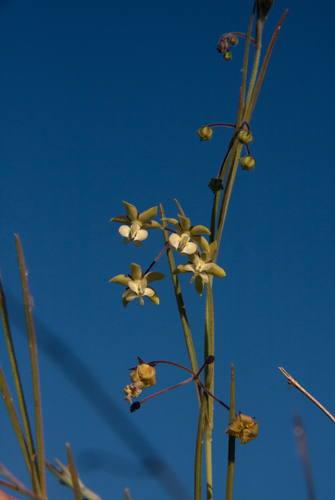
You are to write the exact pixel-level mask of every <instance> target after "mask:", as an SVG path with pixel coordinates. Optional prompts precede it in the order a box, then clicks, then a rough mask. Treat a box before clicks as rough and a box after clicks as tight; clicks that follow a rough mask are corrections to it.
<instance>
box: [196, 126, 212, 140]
mask: <svg viewBox="0 0 335 500" xmlns="http://www.w3.org/2000/svg"><path fill="white" fill-rule="evenodd" d="M196 134H198V135H199V137H200V140H201V141H209V140H210V139H211V138H212V135H213V129H212V128H210V127H207V125H205V126H204V127H201V128H199V130H197V131H196Z"/></svg>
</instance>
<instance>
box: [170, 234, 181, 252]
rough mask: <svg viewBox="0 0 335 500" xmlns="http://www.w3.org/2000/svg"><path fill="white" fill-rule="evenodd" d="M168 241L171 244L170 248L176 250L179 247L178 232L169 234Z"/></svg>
mask: <svg viewBox="0 0 335 500" xmlns="http://www.w3.org/2000/svg"><path fill="white" fill-rule="evenodd" d="M169 242H170V245H171V246H172V248H173V249H174V250H177V249H178V247H179V242H180V236H179V234H177V233H172V234H170V237H169Z"/></svg>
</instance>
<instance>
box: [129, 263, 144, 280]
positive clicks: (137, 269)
mask: <svg viewBox="0 0 335 500" xmlns="http://www.w3.org/2000/svg"><path fill="white" fill-rule="evenodd" d="M130 269H131V277H132V278H133V280H134V281H141V279H142V271H141V266H139V265H138V264H134V263H131V264H130Z"/></svg>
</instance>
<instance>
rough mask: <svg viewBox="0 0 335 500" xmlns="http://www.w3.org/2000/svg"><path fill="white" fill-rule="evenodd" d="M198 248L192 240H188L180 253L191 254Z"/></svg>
mask: <svg viewBox="0 0 335 500" xmlns="http://www.w3.org/2000/svg"><path fill="white" fill-rule="evenodd" d="M197 250H198V247H197V245H196V244H195V243H193V241H189V242H188V243H187V245H185V247H184V248H183V250H182V251H181V252H180V254H181V255H193V254H194V253H195V252H196V251H197Z"/></svg>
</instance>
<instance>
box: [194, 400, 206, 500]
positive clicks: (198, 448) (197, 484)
mask: <svg viewBox="0 0 335 500" xmlns="http://www.w3.org/2000/svg"><path fill="white" fill-rule="evenodd" d="M206 406H207V397H206V395H205V394H204V393H202V394H201V405H200V411H199V421H198V432H197V440H196V445H195V461H194V500H201V497H202V495H201V493H202V491H201V489H202V488H201V476H202V449H203V435H204V423H205V415H206Z"/></svg>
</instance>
